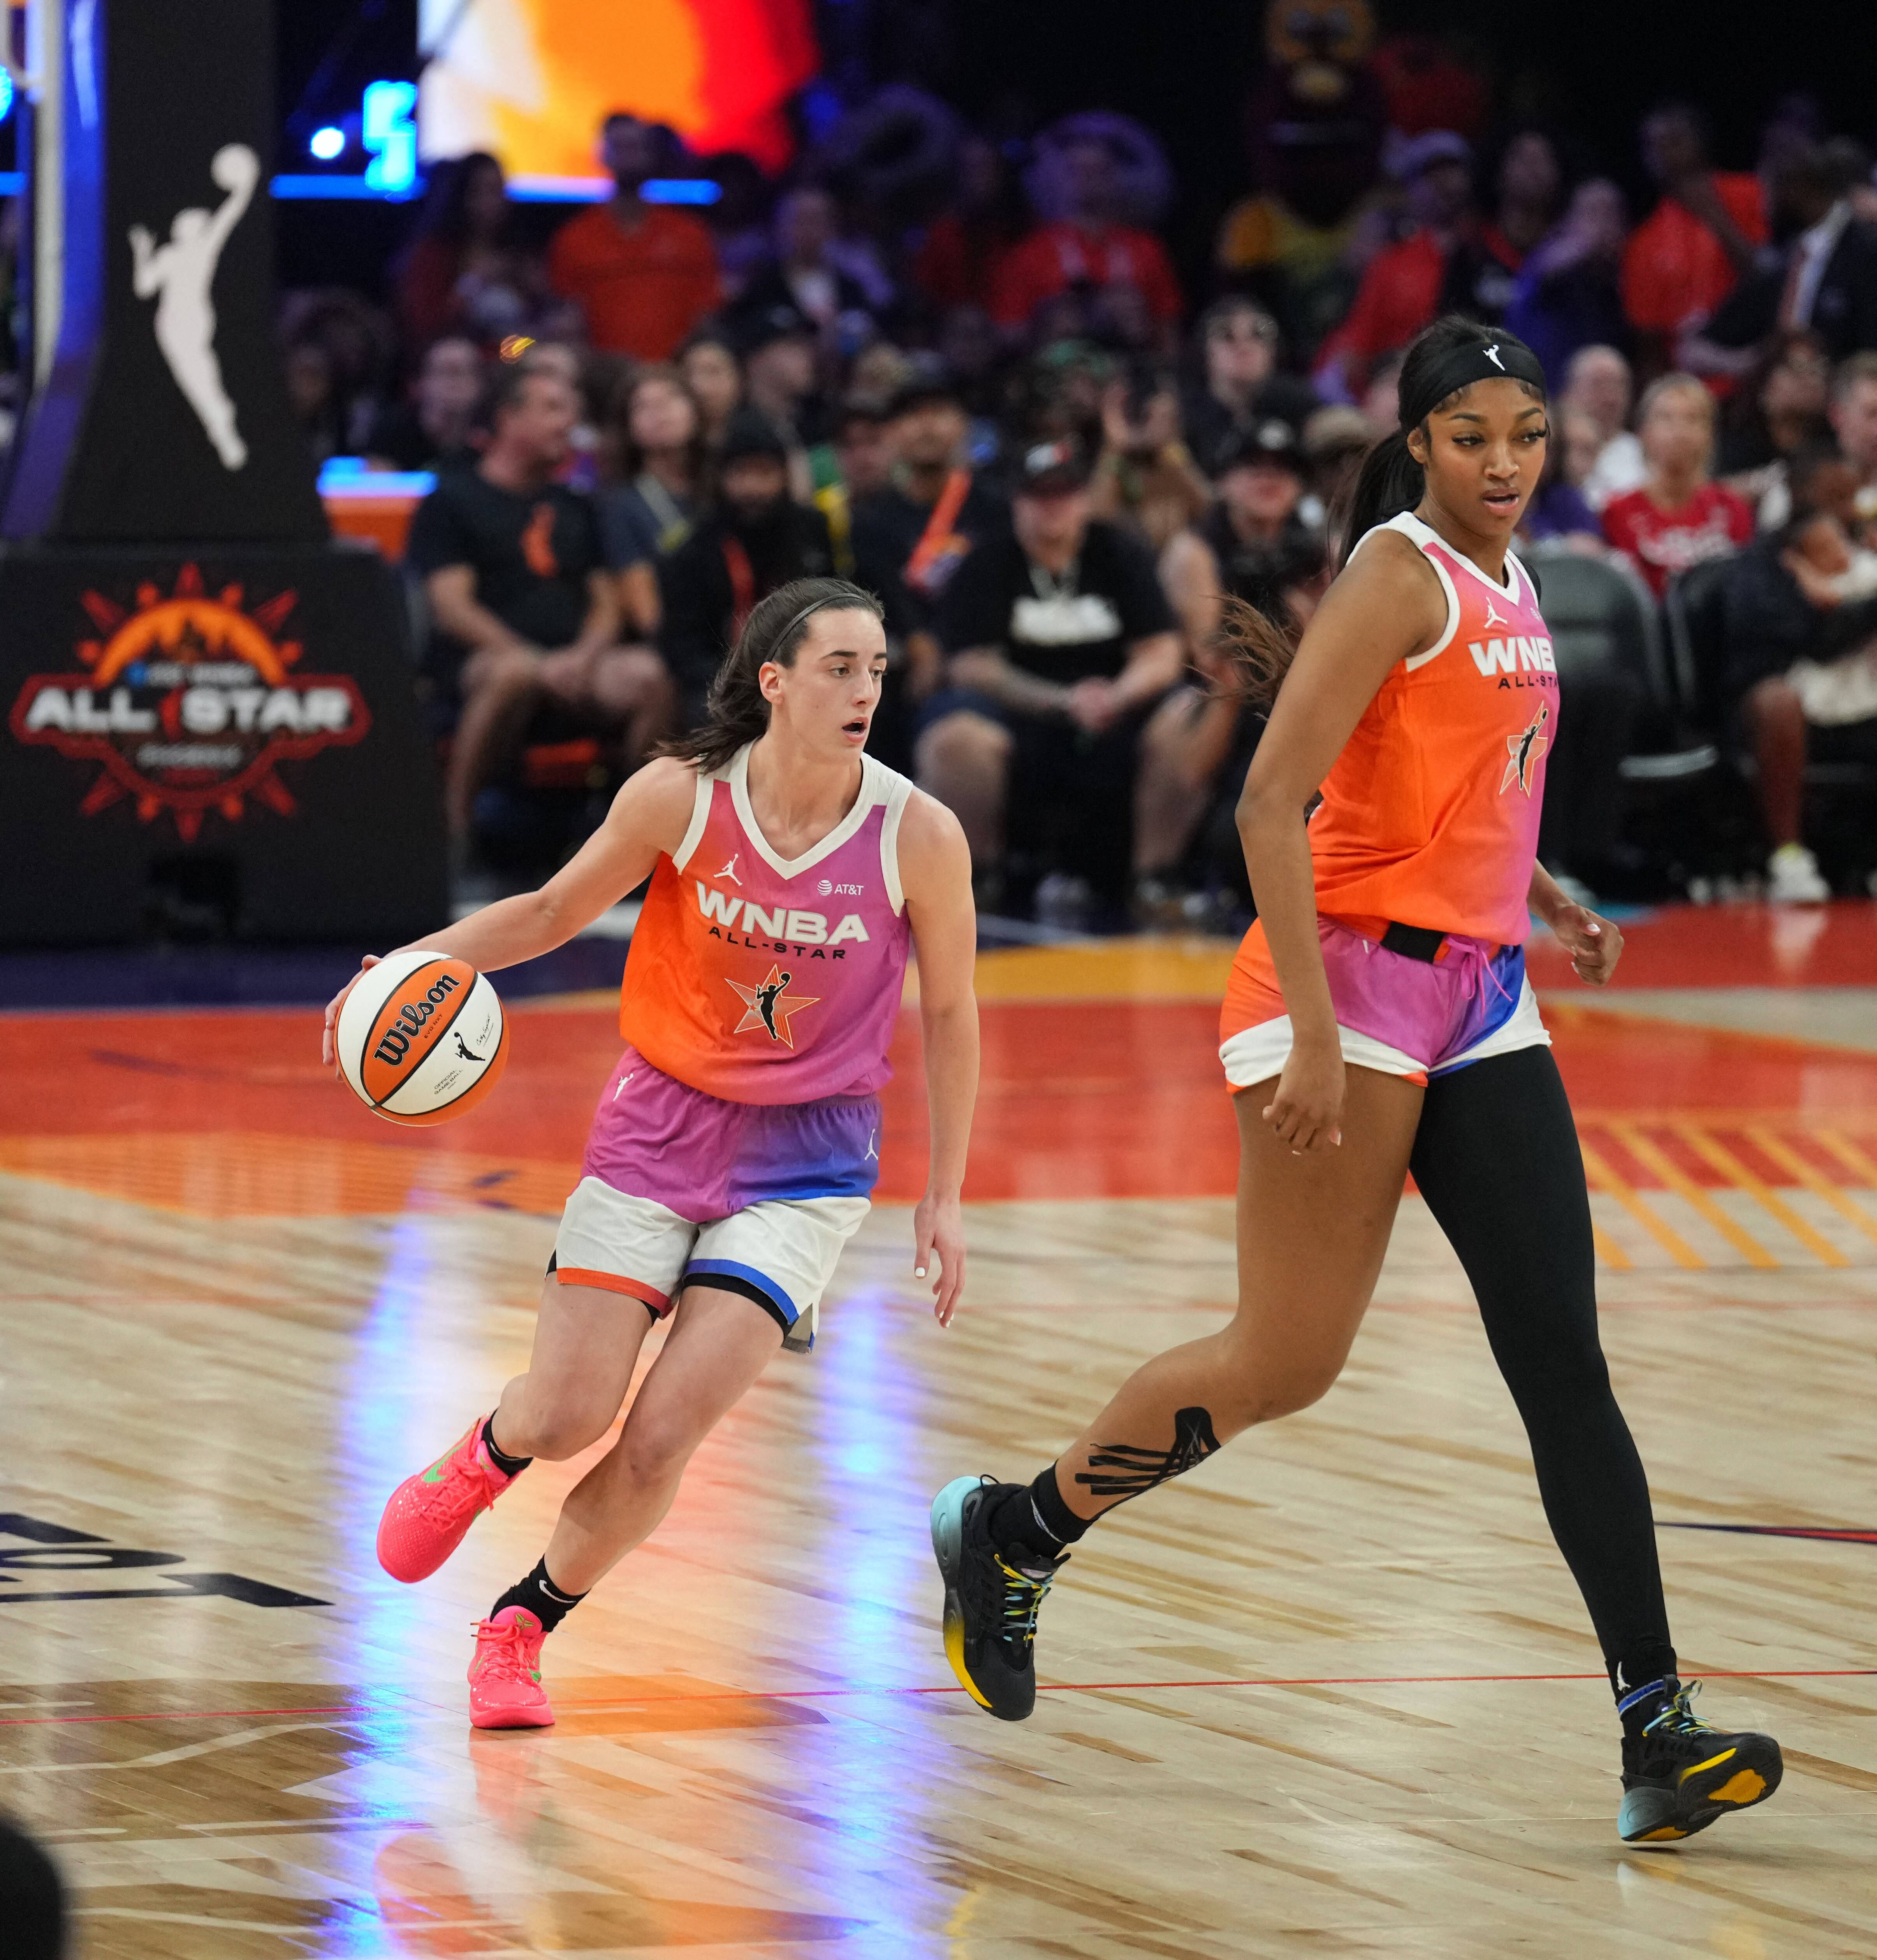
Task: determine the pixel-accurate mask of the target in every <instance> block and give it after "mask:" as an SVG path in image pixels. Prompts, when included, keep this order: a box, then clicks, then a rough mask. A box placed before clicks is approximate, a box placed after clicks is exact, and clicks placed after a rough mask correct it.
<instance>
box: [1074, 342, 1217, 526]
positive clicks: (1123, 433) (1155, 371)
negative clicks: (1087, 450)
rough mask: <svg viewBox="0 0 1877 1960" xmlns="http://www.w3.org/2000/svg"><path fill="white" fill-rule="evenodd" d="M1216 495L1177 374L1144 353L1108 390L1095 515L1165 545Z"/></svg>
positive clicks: (1094, 492)
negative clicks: (1192, 440)
mask: <svg viewBox="0 0 1877 1960" xmlns="http://www.w3.org/2000/svg"><path fill="white" fill-rule="evenodd" d="M1211 501H1212V485H1211V483H1210V482H1207V479H1206V476H1205V473H1204V472H1203V471H1202V470H1201V469H1200V467H1199V466H1198V464H1197V463H1195V462H1194V460H1193V459H1192V454H1191V451H1190V450H1188V448H1187V447H1186V444H1185V441H1184V440H1183V439H1182V435H1181V431H1180V420H1179V389H1178V387H1177V386H1176V384H1175V382H1174V380H1173V377H1172V374H1171V373H1170V372H1169V371H1166V370H1164V369H1161V368H1156V367H1155V366H1154V365H1153V364H1152V363H1151V362H1149V361H1140V360H1137V361H1135V362H1134V364H1133V367H1132V368H1131V371H1130V373H1129V374H1127V375H1126V376H1125V377H1120V378H1118V379H1116V380H1114V381H1112V382H1110V383H1109V386H1108V389H1107V392H1106V393H1105V394H1104V395H1103V396H1102V447H1101V451H1100V453H1099V455H1098V456H1097V457H1096V460H1095V476H1094V481H1093V484H1092V485H1091V487H1090V498H1089V508H1090V512H1091V514H1093V516H1095V517H1099V518H1101V519H1102V520H1105V521H1106V522H1107V523H1112V524H1118V525H1119V526H1120V527H1121V529H1122V530H1125V531H1126V532H1128V533H1129V535H1130V536H1133V537H1135V538H1137V539H1139V540H1140V541H1141V543H1143V544H1144V545H1145V546H1147V549H1149V550H1150V551H1153V552H1158V551H1159V550H1160V548H1161V547H1162V546H1163V545H1164V544H1165V543H1166V541H1167V540H1168V539H1169V538H1170V537H1172V536H1173V535H1174V534H1175V533H1176V532H1179V531H1181V530H1184V529H1185V527H1186V526H1187V525H1188V523H1190V522H1191V520H1193V519H1194V518H1195V517H1197V516H1198V514H1199V513H1200V512H1201V511H1203V510H1204V508H1206V506H1207V504H1210V503H1211Z"/></svg>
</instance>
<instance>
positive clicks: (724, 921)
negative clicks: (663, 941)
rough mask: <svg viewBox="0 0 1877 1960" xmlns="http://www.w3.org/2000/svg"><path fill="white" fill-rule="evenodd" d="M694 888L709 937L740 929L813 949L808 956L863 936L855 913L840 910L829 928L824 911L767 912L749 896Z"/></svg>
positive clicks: (788, 909) (780, 909) (861, 921)
mask: <svg viewBox="0 0 1877 1960" xmlns="http://www.w3.org/2000/svg"><path fill="white" fill-rule="evenodd" d="M696 889H697V895H698V912H700V913H701V915H703V917H704V918H705V921H707V922H709V923H710V924H711V934H712V936H713V937H716V936H718V935H720V934H729V933H732V932H735V931H739V930H740V931H742V932H743V934H745V936H746V937H748V936H749V935H750V934H756V935H759V936H760V937H762V939H763V940H765V941H768V942H770V943H780V944H784V945H792V946H800V947H808V948H810V949H813V950H811V952H810V958H812V959H820V958H822V957H824V956H825V955H824V953H823V951H822V949H824V948H826V947H839V946H845V945H847V944H848V943H861V942H864V940H866V938H867V924H866V921H864V919H862V918H861V915H860V914H859V913H858V912H845V913H843V914H842V915H841V918H840V919H839V920H838V922H837V923H836V924H834V925H833V926H832V927H830V926H829V923H828V915H827V914H826V912H803V911H800V910H798V909H797V908H794V907H793V906H781V905H778V906H777V907H776V908H775V909H774V910H773V911H768V910H765V908H763V907H762V906H761V905H758V904H756V902H755V901H754V900H753V899H736V898H732V897H731V896H730V895H729V894H728V893H726V892H714V891H712V890H711V888H710V886H708V885H704V884H699V885H698V886H697V887H696ZM749 943H752V944H754V943H755V940H753V939H752V940H750V942H749ZM835 957H836V958H837V959H838V957H839V955H838V953H837V954H836V955H835Z"/></svg>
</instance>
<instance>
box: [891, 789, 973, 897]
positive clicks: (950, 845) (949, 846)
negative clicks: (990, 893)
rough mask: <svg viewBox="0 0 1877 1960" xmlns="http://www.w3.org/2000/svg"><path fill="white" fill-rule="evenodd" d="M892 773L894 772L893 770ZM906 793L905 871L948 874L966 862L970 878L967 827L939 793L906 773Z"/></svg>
mask: <svg viewBox="0 0 1877 1960" xmlns="http://www.w3.org/2000/svg"><path fill="white" fill-rule="evenodd" d="M891 773H892V772H889V774H891ZM897 780H898V781H900V782H902V783H905V785H906V797H905V804H904V807H902V810H901V812H900V817H899V861H900V866H901V869H902V873H905V874H906V875H908V877H914V876H916V875H917V874H918V873H919V872H921V871H924V872H925V873H928V874H931V875H935V876H938V877H943V876H945V875H946V873H947V872H948V871H952V870H956V869H957V868H958V867H959V864H962V867H963V871H964V876H965V877H966V880H969V878H970V876H971V848H970V846H969V845H967V844H966V842H965V829H964V826H963V825H962V824H961V823H959V820H958V819H957V818H956V816H954V815H953V813H952V812H951V811H950V810H948V809H947V808H946V807H945V805H944V804H943V803H940V801H939V800H938V798H937V797H935V796H932V795H929V794H927V792H926V791H924V790H922V789H921V788H918V785H917V784H915V783H913V782H911V781H909V780H908V778H905V777H904V776H901V777H899V778H897Z"/></svg>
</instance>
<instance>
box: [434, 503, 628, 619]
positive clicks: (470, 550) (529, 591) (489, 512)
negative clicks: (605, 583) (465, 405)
mask: <svg viewBox="0 0 1877 1960" xmlns="http://www.w3.org/2000/svg"><path fill="white" fill-rule="evenodd" d="M406 562H408V563H409V565H410V566H411V568H412V570H413V571H417V572H419V573H422V574H429V573H431V572H433V571H442V570H443V569H444V567H445V566H446V565H468V566H469V568H470V569H471V570H472V571H474V573H475V574H476V603H477V604H478V605H479V606H486V607H487V608H488V610H489V611H490V612H492V613H494V614H495V616H496V618H497V619H499V620H501V622H502V624H503V625H504V626H507V628H509V629H510V630H511V632H515V633H518V634H519V635H520V636H521V638H523V639H524V640H528V641H532V642H533V644H535V645H536V646H537V647H565V646H568V645H570V644H571V643H572V642H573V641H575V640H577V639H578V638H579V637H580V631H581V627H582V626H583V625H585V624H586V620H587V606H588V604H589V603H590V595H589V594H588V592H587V575H588V574H589V573H590V572H594V571H603V570H604V569H605V567H606V557H605V554H604V553H603V551H602V550H601V549H600V526H599V523H598V521H597V519H596V518H595V517H594V515H593V503H592V500H591V499H590V498H588V497H587V496H585V495H583V494H582V493H581V492H579V491H577V490H570V489H568V488H567V486H566V485H565V484H562V483H550V484H548V485H546V486H545V487H543V488H541V489H539V490H534V491H530V492H527V493H526V494H525V495H524V494H523V493H521V492H517V491H514V490H504V489H501V488H499V487H498V485H495V484H493V483H491V482H489V481H488V479H486V478H485V477H484V476H481V475H480V474H479V473H477V472H476V471H475V470H464V471H461V472H459V473H454V474H452V475H450V476H444V477H443V478H441V479H440V480H439V481H438V482H437V487H436V488H435V489H434V490H433V491H432V492H431V493H430V495H428V497H426V498H425V499H424V501H423V502H422V503H421V504H418V507H417V514H416V515H415V517H413V518H412V520H411V536H410V543H409V545H408V546H406Z"/></svg>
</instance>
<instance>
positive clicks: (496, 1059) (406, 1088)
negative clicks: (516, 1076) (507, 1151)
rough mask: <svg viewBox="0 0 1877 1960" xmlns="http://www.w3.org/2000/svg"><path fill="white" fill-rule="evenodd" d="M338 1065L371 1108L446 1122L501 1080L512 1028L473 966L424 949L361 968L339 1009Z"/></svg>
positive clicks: (394, 1116)
mask: <svg viewBox="0 0 1877 1960" xmlns="http://www.w3.org/2000/svg"><path fill="white" fill-rule="evenodd" d="M336 1045H337V1047H338V1049H339V1067H340V1068H342V1070H343V1071H345V1080H347V1081H348V1082H349V1083H351V1084H352V1087H353V1088H354V1089H355V1090H357V1091H358V1096H359V1098H360V1099H361V1101H362V1102H363V1103H364V1104H365V1105H366V1106H367V1108H368V1109H373V1110H375V1111H376V1112H377V1114H378V1115H380V1116H382V1117H383V1118H385V1119H386V1121H387V1122H393V1123H414V1124H415V1123H445V1122H448V1121H449V1120H450V1118H451V1117H453V1116H460V1115H462V1114H463V1112H465V1111H466V1110H468V1109H473V1108H475V1106H476V1104H477V1103H479V1102H481V1101H482V1098H483V1097H484V1096H486V1095H487V1094H488V1092H489V1091H490V1090H492V1089H493V1088H494V1087H495V1082H496V1078H497V1077H498V1076H500V1075H501V1072H502V1068H503V1065H504V1064H505V1063H506V1062H507V1059H508V1029H507V1023H506V1022H505V1021H504V1018H503V1015H502V1004H501V1001H500V1000H499V999H498V998H497V996H496V992H495V988H493V987H492V986H491V985H489V983H488V981H487V980H486V979H485V978H484V977H483V975H481V974H480V973H479V972H476V969H475V968H474V967H473V966H469V965H467V964H466V963H464V962H463V961H462V960H460V959H451V958H450V956H449V955H448V954H447V953H428V952H425V951H423V950H421V949H419V950H415V951H412V952H409V953H393V954H392V955H391V956H390V957H389V958H388V959H382V960H380V962H379V963H378V964H377V966H374V967H371V968H370V969H368V970H367V972H364V973H363V974H361V975H360V976H359V978H358V982H357V983H356V984H355V985H354V987H353V988H352V991H351V992H350V993H349V994H347V995H346V997H345V1006H344V1007H342V1008H341V1009H340V1010H339V1026H338V1028H337V1029H336Z"/></svg>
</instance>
